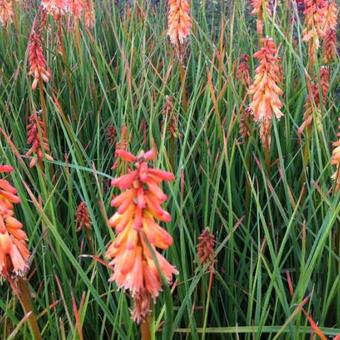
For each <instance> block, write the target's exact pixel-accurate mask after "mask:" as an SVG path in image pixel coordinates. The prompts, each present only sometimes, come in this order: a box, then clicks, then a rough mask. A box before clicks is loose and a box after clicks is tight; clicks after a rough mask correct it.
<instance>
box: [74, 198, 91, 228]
mask: <svg viewBox="0 0 340 340" xmlns="http://www.w3.org/2000/svg"><path fill="white" fill-rule="evenodd" d="M76 224H77V226H78V228H77V231H80V230H81V229H82V228H85V229H88V230H89V229H90V228H91V220H90V216H89V211H88V208H87V204H86V203H85V202H80V203H79V205H78V207H77V211H76Z"/></svg>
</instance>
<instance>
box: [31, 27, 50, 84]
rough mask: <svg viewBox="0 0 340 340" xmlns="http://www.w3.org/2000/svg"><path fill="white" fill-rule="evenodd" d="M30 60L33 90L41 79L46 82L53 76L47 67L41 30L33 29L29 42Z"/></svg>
mask: <svg viewBox="0 0 340 340" xmlns="http://www.w3.org/2000/svg"><path fill="white" fill-rule="evenodd" d="M28 62H29V67H30V70H29V73H28V74H29V75H31V76H33V77H34V81H33V83H32V90H35V89H36V88H37V86H38V83H39V81H40V80H43V81H44V82H45V83H48V81H49V80H50V78H51V73H50V71H49V70H48V69H47V66H46V60H45V57H44V54H43V49H42V42H41V35H40V33H39V32H36V31H35V30H34V27H33V30H32V33H31V36H30V39H29V43H28Z"/></svg>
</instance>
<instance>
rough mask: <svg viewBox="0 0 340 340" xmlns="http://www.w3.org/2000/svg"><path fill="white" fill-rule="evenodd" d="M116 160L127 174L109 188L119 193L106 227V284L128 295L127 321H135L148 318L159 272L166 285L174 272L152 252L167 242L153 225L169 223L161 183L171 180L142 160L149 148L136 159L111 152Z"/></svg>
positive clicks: (158, 286)
mask: <svg viewBox="0 0 340 340" xmlns="http://www.w3.org/2000/svg"><path fill="white" fill-rule="evenodd" d="M116 156H118V157H119V158H121V159H122V160H124V161H125V162H127V163H128V164H129V165H130V170H129V172H128V173H127V174H125V175H122V176H120V177H118V178H115V179H113V180H112V186H113V187H117V188H118V189H120V190H121V191H122V192H121V193H120V194H119V195H118V196H116V197H114V198H113V200H112V202H111V205H112V206H113V207H115V208H116V209H117V211H116V213H115V214H114V215H113V216H112V217H111V218H110V220H109V222H108V223H109V226H110V227H112V228H115V230H116V232H117V234H118V235H117V237H116V239H115V240H114V241H113V242H112V244H111V245H110V246H109V248H108V250H107V253H106V256H107V257H108V258H109V259H111V262H110V265H112V267H113V275H112V277H111V278H110V281H114V282H115V283H116V284H117V286H118V287H119V288H122V289H124V290H128V291H129V292H130V294H131V295H132V297H133V299H134V304H135V306H134V309H133V311H132V318H133V319H134V320H135V321H136V322H138V323H139V322H141V321H142V320H143V319H144V318H145V317H146V316H147V315H148V313H149V310H150V303H151V300H155V299H156V298H157V296H158V295H159V292H160V291H161V286H162V280H161V274H162V275H163V277H164V278H165V280H166V281H167V282H169V283H170V282H171V281H172V276H173V275H174V274H177V270H176V268H175V267H174V266H172V265H171V264H170V263H169V262H168V261H167V260H166V259H165V258H164V257H163V255H161V253H160V252H159V251H158V250H157V249H163V250H165V249H167V248H168V247H169V246H170V245H172V243H173V240H172V237H171V235H170V234H168V232H167V231H165V230H164V229H163V228H162V227H161V226H160V225H159V224H158V221H162V222H170V220H171V216H170V215H169V213H168V212H166V211H165V210H163V208H162V207H161V205H162V203H163V202H165V201H166V199H167V196H166V195H165V194H164V193H163V191H162V189H161V184H162V182H163V181H172V180H173V179H174V176H173V174H172V173H170V172H166V171H162V170H159V169H154V168H152V167H150V166H149V165H148V161H150V160H152V159H154V158H155V152H154V151H153V150H150V151H148V152H145V153H144V152H141V153H140V154H139V155H138V156H134V155H133V154H131V153H129V152H127V151H125V150H117V151H116ZM155 260H157V262H158V263H156V261H155ZM158 266H159V267H158ZM158 269H159V270H160V271H161V273H160V272H159V270H158Z"/></svg>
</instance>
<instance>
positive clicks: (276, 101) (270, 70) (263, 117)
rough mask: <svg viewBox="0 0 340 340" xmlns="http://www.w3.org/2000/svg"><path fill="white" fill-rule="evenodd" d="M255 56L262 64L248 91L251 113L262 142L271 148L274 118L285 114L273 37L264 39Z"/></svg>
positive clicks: (278, 60) (279, 68)
mask: <svg viewBox="0 0 340 340" xmlns="http://www.w3.org/2000/svg"><path fill="white" fill-rule="evenodd" d="M254 57H255V58H256V59H258V60H259V61H260V65H259V66H258V67H257V68H256V75H255V79H254V82H253V83H252V85H251V86H250V88H249V92H248V93H249V94H250V96H251V98H252V102H251V103H250V113H251V114H252V115H253V118H254V120H255V122H257V123H259V124H260V135H261V140H262V144H263V145H264V146H265V148H269V145H270V130H271V124H272V123H271V122H272V119H273V118H274V117H276V118H277V119H280V118H281V117H282V116H283V113H282V111H281V108H282V103H281V100H280V96H281V95H282V94H283V91H282V90H281V89H280V88H279V86H278V85H277V84H278V83H280V81H281V79H282V74H281V72H282V71H281V66H280V58H278V57H277V49H276V47H275V43H274V41H273V40H272V39H271V38H266V39H263V40H262V48H261V49H260V50H259V51H257V52H256V53H255V54H254Z"/></svg>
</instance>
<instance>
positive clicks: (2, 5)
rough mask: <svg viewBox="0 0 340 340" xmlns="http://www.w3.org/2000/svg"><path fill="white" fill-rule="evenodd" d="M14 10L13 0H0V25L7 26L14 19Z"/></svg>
mask: <svg viewBox="0 0 340 340" xmlns="http://www.w3.org/2000/svg"><path fill="white" fill-rule="evenodd" d="M13 16H14V12H13V6H12V1H11V0H0V26H5V27H6V26H7V25H8V24H9V23H11V21H12V20H13Z"/></svg>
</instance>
